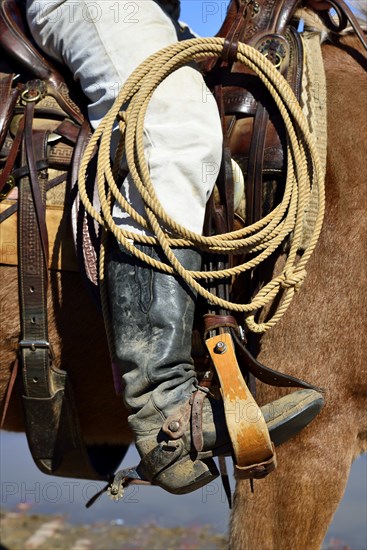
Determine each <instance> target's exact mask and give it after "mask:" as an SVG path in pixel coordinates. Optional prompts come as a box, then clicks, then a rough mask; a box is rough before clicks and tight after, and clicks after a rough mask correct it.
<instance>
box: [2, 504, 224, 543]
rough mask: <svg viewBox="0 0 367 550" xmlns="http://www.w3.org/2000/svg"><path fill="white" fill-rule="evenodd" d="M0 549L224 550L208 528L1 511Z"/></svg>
mask: <svg viewBox="0 0 367 550" xmlns="http://www.w3.org/2000/svg"><path fill="white" fill-rule="evenodd" d="M0 521H1V539H0V540H1V544H0V550H27V549H40V550H41V549H42V550H51V549H52V550H61V549H63V550H100V549H101V550H115V549H116V550H117V549H119V550H122V549H123V550H130V549H131V550H132V549H141V550H142V549H149V550H155V549H157V550H163V549H165V550H178V549H180V550H194V549H195V550H199V549H202V550H204V549H205V550H225V548H226V547H227V545H226V539H225V537H224V536H222V535H215V534H211V533H210V528H208V527H205V526H202V527H200V528H199V527H194V528H185V529H182V528H174V529H163V528H160V527H156V526H154V525H142V526H139V527H125V526H121V525H119V524H118V522H111V523H108V522H103V523H102V522H101V523H94V524H91V525H70V524H68V523H67V521H66V520H65V518H63V517H62V516H42V515H35V514H34V515H30V514H26V513H22V512H6V511H2V512H1V515H0Z"/></svg>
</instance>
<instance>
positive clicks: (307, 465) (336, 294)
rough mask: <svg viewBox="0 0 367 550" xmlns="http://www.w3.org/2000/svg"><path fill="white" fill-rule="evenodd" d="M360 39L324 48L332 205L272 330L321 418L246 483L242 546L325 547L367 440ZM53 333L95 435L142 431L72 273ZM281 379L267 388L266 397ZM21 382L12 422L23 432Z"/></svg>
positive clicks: (58, 300)
mask: <svg viewBox="0 0 367 550" xmlns="http://www.w3.org/2000/svg"><path fill="white" fill-rule="evenodd" d="M352 47H353V48H356V49H358V44H357V43H356V42H355V41H354V40H353V39H347V38H346V39H343V41H342V42H341V44H340V45H339V46H333V45H331V44H328V45H325V46H324V48H323V52H324V61H325V67H326V76H327V87H328V89H327V92H328V140H329V147H328V169H327V181H326V192H327V209H326V220H325V224H324V229H323V232H322V236H321V239H320V242H319V244H318V248H317V251H316V253H315V254H314V256H313V259H312V260H311V264H310V265H309V268H308V277H307V279H306V283H305V285H304V287H303V288H302V291H301V292H300V293H299V295H298V297H297V298H296V300H295V301H294V304H293V305H292V308H291V310H290V311H289V313H288V314H287V316H286V317H285V318H284V320H283V321H282V323H281V324H280V325H278V326H277V327H276V328H275V329H274V330H272V331H270V333H268V334H267V335H266V336H264V338H263V340H262V349H261V354H260V359H261V360H262V361H263V362H264V363H266V364H269V365H270V366H274V367H276V368H280V369H281V370H282V371H284V372H287V373H290V374H293V375H295V376H298V377H302V378H304V379H306V380H309V381H312V382H314V383H316V384H317V385H319V386H322V387H325V388H326V390H327V393H326V406H325V408H324V411H323V412H322V414H321V415H320V417H319V419H318V420H317V421H315V422H314V423H313V424H312V425H310V426H309V427H308V428H307V429H306V430H305V431H304V432H303V433H302V434H301V435H300V436H298V437H297V438H296V439H294V440H292V441H291V442H289V443H288V444H287V445H285V446H284V447H281V448H280V449H279V451H278V458H279V460H278V461H279V468H278V471H277V472H276V473H274V474H272V475H271V476H270V477H269V478H268V479H266V480H262V481H259V482H255V493H254V494H251V492H250V491H249V486H248V483H246V482H238V484H237V489H236V495H235V506H234V511H233V515H232V521H231V535H230V537H231V546H232V548H234V549H235V550H240V549H241V550H242V549H244V548H247V549H254V548H261V549H276V550H278V549H280V548H282V549H286V548H296V549H297V550H301V549H306V548H307V549H309V548H318V547H319V546H320V545H321V543H322V541H323V538H324V536H325V533H326V530H327V528H328V525H329V523H330V521H331V519H332V516H333V514H334V512H335V509H336V507H337V505H338V503H339V502H340V500H341V498H342V495H343V491H344V488H345V485H346V482H347V478H348V473H349V470H350V466H351V463H352V461H353V459H354V458H355V457H356V456H357V455H358V454H360V453H361V452H362V451H363V450H366V433H367V421H366V416H365V410H366V393H367V392H366V379H367V377H366V372H365V370H364V369H365V358H366V356H367V349H366V338H365V326H366V321H367V319H366V315H367V313H366V312H367V307H366V305H367V304H366V296H365V288H366V285H365V283H366V280H365V279H366V269H365V266H366V259H367V258H366V242H365V241H366V238H365V237H366V229H365V228H366V219H365V217H366V215H365V213H366V203H365V200H366V180H367V179H366V175H367V174H366V163H365V153H364V152H363V149H364V146H365V143H366V139H367V135H366V124H365V120H363V117H364V116H365V114H366V96H365V86H366V76H365V73H364V71H363V69H362V68H361V66H360V65H359V64H358V62H357V60H356V59H353V57H351V55H350V51H352ZM0 269H1V285H0V296H1V327H2V333H1V367H0V399H1V400H2V401H3V399H4V393H5V387H6V384H7V381H8V377H9V371H10V369H11V366H12V365H13V363H14V360H15V357H16V353H17V348H18V341H19V331H20V329H19V310H18V286H17V285H18V283H17V269H16V268H15V267H11V266H1V268H0ZM49 338H50V341H51V342H52V344H53V347H54V353H55V356H56V358H57V364H58V365H59V366H61V367H62V368H64V369H66V370H67V371H68V372H69V373H70V376H71V378H72V382H73V385H74V391H75V394H76V395H77V408H78V413H79V417H80V421H81V427H82V431H83V433H84V437H85V441H86V442H87V443H101V444H103V443H106V442H107V443H109V444H121V443H123V444H124V443H128V442H130V441H131V440H132V437H131V434H130V433H129V431H128V428H127V423H126V410H125V409H124V407H123V404H122V401H121V398H119V397H117V396H116V395H115V393H114V390H113V382H112V375H111V369H110V368H109V364H110V360H109V355H108V349H107V344H106V340H105V336H104V327H103V322H102V319H101V318H100V316H99V315H98V313H97V312H96V311H95V309H94V306H93V305H92V304H91V303H90V300H89V297H88V296H87V294H86V292H85V290H84V288H83V284H82V282H81V279H80V277H79V275H78V274H77V273H74V272H57V271H52V272H51V276H50V292H49ZM280 391H281V390H279V389H275V388H269V387H263V386H261V387H260V388H259V398H260V400H261V401H262V402H266V401H269V400H272V399H275V398H276V397H278V396H279V395H280ZM20 411H21V405H20V401H19V397H18V394H17V392H13V396H12V400H11V403H10V406H9V411H8V414H7V419H6V425H5V428H6V429H8V430H15V431H22V430H23V421H22V416H21V413H20Z"/></svg>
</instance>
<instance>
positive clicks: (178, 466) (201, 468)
mask: <svg viewBox="0 0 367 550" xmlns="http://www.w3.org/2000/svg"><path fill="white" fill-rule="evenodd" d="M218 476H219V471H218V468H217V466H216V465H215V462H214V460H213V459H211V458H209V459H206V460H205V461H203V460H192V459H191V458H190V456H189V455H187V456H186V457H183V458H182V459H181V460H178V461H177V462H174V463H173V464H172V465H171V466H169V467H168V468H166V469H165V470H163V471H162V472H160V473H159V474H158V475H157V476H155V477H154V478H153V479H152V484H153V485H159V486H160V487H162V489H165V490H166V491H168V492H169V493H173V494H175V495H183V494H186V493H191V492H192V491H196V490H197V489H200V488H201V487H204V485H207V484H208V483H211V482H212V481H214V479H216V478H217V477H218Z"/></svg>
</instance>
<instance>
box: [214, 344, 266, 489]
mask: <svg viewBox="0 0 367 550" xmlns="http://www.w3.org/2000/svg"><path fill="white" fill-rule="evenodd" d="M206 346H207V349H208V351H209V355H210V358H211V360H212V362H213V365H214V367H215V370H216V372H217V375H218V379H219V382H220V386H221V394H222V397H223V402H224V411H225V417H226V423H227V428H228V433H229V435H230V438H231V443H232V448H233V452H234V456H235V459H236V464H235V470H236V475H237V476H238V477H239V478H241V479H250V478H256V479H258V478H263V477H265V476H267V475H268V474H269V473H270V472H271V471H273V470H274V469H275V467H276V459H275V450H274V446H273V444H272V442H271V440H270V435H269V431H268V428H267V425H266V422H265V419H264V417H263V415H262V412H261V409H260V407H259V406H258V405H257V403H256V401H255V399H254V398H253V396H252V395H251V392H250V390H249V388H248V387H247V384H246V382H245V381H244V379H243V376H242V373H241V370H240V368H239V366H238V363H237V359H236V354H235V350H234V345H233V341H232V338H231V335H230V334H228V333H224V334H219V335H217V336H213V337H212V338H208V339H207V340H206Z"/></svg>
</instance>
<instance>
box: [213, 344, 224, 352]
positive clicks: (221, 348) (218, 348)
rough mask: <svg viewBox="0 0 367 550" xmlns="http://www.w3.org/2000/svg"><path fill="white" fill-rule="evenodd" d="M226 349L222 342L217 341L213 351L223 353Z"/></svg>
mask: <svg viewBox="0 0 367 550" xmlns="http://www.w3.org/2000/svg"><path fill="white" fill-rule="evenodd" d="M226 351H227V346H226V345H225V343H224V342H217V344H216V345H215V348H214V353H225V352H226Z"/></svg>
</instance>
